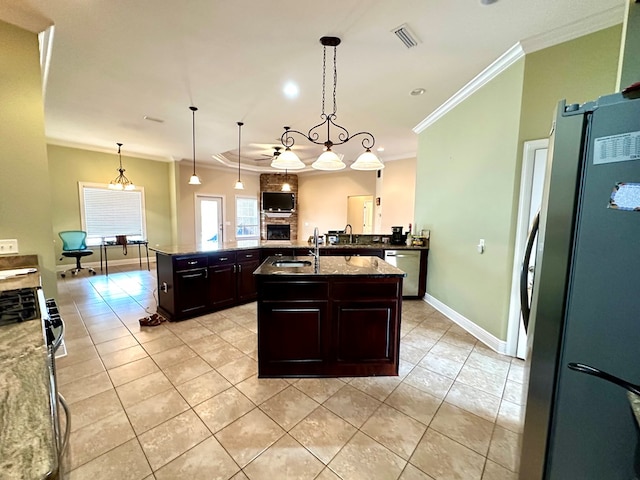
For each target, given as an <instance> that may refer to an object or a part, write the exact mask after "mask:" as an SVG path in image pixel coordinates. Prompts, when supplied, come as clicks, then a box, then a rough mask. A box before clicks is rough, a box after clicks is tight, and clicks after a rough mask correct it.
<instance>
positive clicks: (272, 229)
mask: <svg viewBox="0 0 640 480" xmlns="http://www.w3.org/2000/svg"><path fill="white" fill-rule="evenodd" d="M267 240H291V225H289V224H288V223H286V224H282V225H267Z"/></svg>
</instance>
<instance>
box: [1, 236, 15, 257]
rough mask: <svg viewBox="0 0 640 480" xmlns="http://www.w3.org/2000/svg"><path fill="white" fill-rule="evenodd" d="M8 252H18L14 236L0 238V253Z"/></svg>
mask: <svg viewBox="0 0 640 480" xmlns="http://www.w3.org/2000/svg"><path fill="white" fill-rule="evenodd" d="M9 253H13V254H15V253H18V240H17V239H15V238H7V239H4V240H0V255H6V254H9Z"/></svg>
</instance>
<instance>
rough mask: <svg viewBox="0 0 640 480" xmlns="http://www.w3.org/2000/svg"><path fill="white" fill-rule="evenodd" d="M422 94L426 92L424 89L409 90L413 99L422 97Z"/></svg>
mask: <svg viewBox="0 0 640 480" xmlns="http://www.w3.org/2000/svg"><path fill="white" fill-rule="evenodd" d="M424 92H426V90H425V89H424V88H414V89H413V90H411V95H413V96H414V97H418V96H420V95H423V94H424Z"/></svg>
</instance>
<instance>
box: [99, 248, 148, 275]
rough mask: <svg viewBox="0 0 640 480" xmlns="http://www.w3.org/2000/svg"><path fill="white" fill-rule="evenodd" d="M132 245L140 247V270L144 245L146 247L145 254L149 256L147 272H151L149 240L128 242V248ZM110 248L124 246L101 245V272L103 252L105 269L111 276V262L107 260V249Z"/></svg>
mask: <svg viewBox="0 0 640 480" xmlns="http://www.w3.org/2000/svg"><path fill="white" fill-rule="evenodd" d="M130 245H137V246H138V259H139V261H140V268H142V249H141V247H142V245H144V250H145V253H146V255H147V270H151V267H150V266H149V242H148V241H147V240H128V241H127V248H128V247H129V246H130ZM109 247H120V248H122V245H120V244H117V243H116V242H103V243H101V244H100V271H102V252H103V251H104V269H105V273H106V274H107V275H109V260H108V259H107V249H108V248H109Z"/></svg>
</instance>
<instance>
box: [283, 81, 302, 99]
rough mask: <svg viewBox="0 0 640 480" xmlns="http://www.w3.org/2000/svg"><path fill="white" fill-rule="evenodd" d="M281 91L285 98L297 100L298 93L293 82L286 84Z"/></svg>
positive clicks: (298, 90)
mask: <svg viewBox="0 0 640 480" xmlns="http://www.w3.org/2000/svg"><path fill="white" fill-rule="evenodd" d="M282 91H283V92H284V95H285V97H287V98H297V96H298V94H299V93H300V89H299V88H298V85H296V84H295V83H293V82H287V83H286V84H285V86H284V88H283V89H282Z"/></svg>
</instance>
